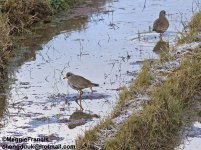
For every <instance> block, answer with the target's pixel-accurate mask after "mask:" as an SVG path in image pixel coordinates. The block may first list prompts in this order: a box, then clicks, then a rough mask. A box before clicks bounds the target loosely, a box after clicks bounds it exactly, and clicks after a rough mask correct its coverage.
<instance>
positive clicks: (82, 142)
mask: <svg viewBox="0 0 201 150" xmlns="http://www.w3.org/2000/svg"><path fill="white" fill-rule="evenodd" d="M112 125H113V122H112V120H111V118H108V119H105V120H103V121H102V122H100V124H99V125H97V126H96V127H95V128H93V129H91V130H88V131H86V132H85V136H84V138H83V137H82V136H80V137H78V139H77V140H76V149H79V150H91V149H94V141H97V140H98V133H99V132H100V130H102V129H108V130H109V129H110V126H112Z"/></svg>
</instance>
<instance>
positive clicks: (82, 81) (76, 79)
mask: <svg viewBox="0 0 201 150" xmlns="http://www.w3.org/2000/svg"><path fill="white" fill-rule="evenodd" d="M63 79H67V80H68V84H69V86H70V87H71V88H72V89H75V90H77V91H78V92H79V94H80V95H79V99H80V105H79V104H78V101H77V99H76V102H77V104H78V105H79V106H80V107H81V109H82V110H83V108H82V106H81V97H82V95H83V91H82V90H83V89H85V88H90V89H91V93H93V90H92V87H97V86H99V84H96V83H93V82H91V81H90V80H88V79H86V78H84V77H82V76H79V75H75V74H73V73H71V72H68V73H67V74H66V76H65V77H64V78H63Z"/></svg>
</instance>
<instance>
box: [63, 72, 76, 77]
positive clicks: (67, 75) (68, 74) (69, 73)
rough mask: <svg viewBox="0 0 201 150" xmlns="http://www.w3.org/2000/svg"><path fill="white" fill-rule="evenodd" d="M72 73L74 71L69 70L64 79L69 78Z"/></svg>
mask: <svg viewBox="0 0 201 150" xmlns="http://www.w3.org/2000/svg"><path fill="white" fill-rule="evenodd" d="M72 75H74V74H73V73H72V72H68V73H67V74H66V76H65V77H64V78H63V79H68V78H69V77H70V76H72Z"/></svg>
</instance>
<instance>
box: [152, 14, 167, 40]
mask: <svg viewBox="0 0 201 150" xmlns="http://www.w3.org/2000/svg"><path fill="white" fill-rule="evenodd" d="M168 27H169V21H168V19H167V18H166V11H165V10H162V11H160V13H159V18H158V19H156V20H155V21H154V24H153V31H156V32H157V33H160V40H161V41H162V40H163V39H162V35H163V33H164V32H165V31H166V30H167V29H168Z"/></svg>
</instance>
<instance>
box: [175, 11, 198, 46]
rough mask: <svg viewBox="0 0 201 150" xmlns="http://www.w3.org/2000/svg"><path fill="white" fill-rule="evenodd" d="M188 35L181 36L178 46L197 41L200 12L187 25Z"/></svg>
mask: <svg viewBox="0 0 201 150" xmlns="http://www.w3.org/2000/svg"><path fill="white" fill-rule="evenodd" d="M188 30H189V31H188V33H186V34H181V39H179V40H178V44H183V43H190V42H193V41H196V40H197V38H196V37H197V36H198V35H199V34H200V32H201V12H198V13H196V14H195V15H194V16H193V17H192V19H191V21H190V22H189V24H188Z"/></svg>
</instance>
